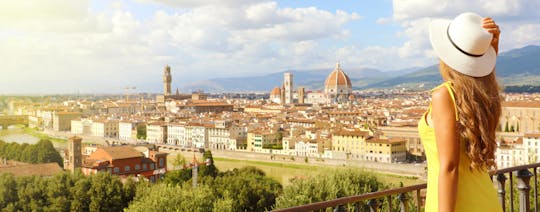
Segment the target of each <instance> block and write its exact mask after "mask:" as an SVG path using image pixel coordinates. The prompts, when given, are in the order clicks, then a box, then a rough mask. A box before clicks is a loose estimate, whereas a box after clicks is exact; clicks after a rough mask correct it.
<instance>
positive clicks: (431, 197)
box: [418, 13, 501, 212]
mask: <svg viewBox="0 0 540 212" xmlns="http://www.w3.org/2000/svg"><path fill="white" fill-rule="evenodd" d="M429 32H430V41H431V44H432V46H433V48H434V50H435V52H436V54H437V56H438V57H439V59H440V66H439V69H440V72H441V76H442V78H443V80H444V81H445V82H444V83H443V84H441V85H440V86H438V87H436V88H435V89H433V90H432V102H431V105H430V108H429V109H428V111H426V113H425V114H424V116H422V118H421V120H420V122H419V124H418V130H419V133H420V137H421V140H422V143H423V145H424V149H425V151H426V157H427V161H428V184H427V185H428V188H427V194H426V211H428V212H432V211H444V212H447V211H448V212H453V211H459V212H462V211H490V212H491V211H501V205H500V203H499V202H498V199H497V195H496V191H495V188H494V187H493V184H492V182H491V180H490V177H489V174H488V171H490V170H494V169H495V168H496V167H495V166H496V164H495V161H494V160H495V158H494V157H495V156H494V153H495V149H496V146H497V145H496V142H495V130H496V129H497V126H498V121H499V116H500V114H501V98H500V96H499V87H498V84H497V81H496V79H495V70H494V69H495V62H496V57H497V52H498V42H499V34H500V31H499V27H498V26H497V24H495V22H494V21H493V20H492V19H491V18H482V17H480V16H479V15H477V14H474V13H463V14H460V15H459V16H457V17H456V18H455V19H454V20H452V21H450V20H436V21H433V22H432V23H431V25H430V29H429Z"/></svg>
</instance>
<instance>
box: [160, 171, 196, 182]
mask: <svg viewBox="0 0 540 212" xmlns="http://www.w3.org/2000/svg"><path fill="white" fill-rule="evenodd" d="M192 171H193V170H192V169H191V168H188V169H179V170H174V171H170V172H167V173H166V174H165V178H164V181H165V183H166V184H171V185H179V184H182V183H184V182H186V181H188V180H190V179H191V177H192Z"/></svg>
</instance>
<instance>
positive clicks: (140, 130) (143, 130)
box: [137, 124, 146, 139]
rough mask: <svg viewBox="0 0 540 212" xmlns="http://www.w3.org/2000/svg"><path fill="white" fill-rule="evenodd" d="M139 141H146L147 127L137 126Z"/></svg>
mask: <svg viewBox="0 0 540 212" xmlns="http://www.w3.org/2000/svg"><path fill="white" fill-rule="evenodd" d="M137 139H146V125H144V124H139V125H137Z"/></svg>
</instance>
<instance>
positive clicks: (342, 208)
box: [334, 205, 347, 212]
mask: <svg viewBox="0 0 540 212" xmlns="http://www.w3.org/2000/svg"><path fill="white" fill-rule="evenodd" d="M346 211H347V208H345V205H338V206H337V207H335V208H334V212H346Z"/></svg>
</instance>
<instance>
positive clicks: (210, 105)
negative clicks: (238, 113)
mask: <svg viewBox="0 0 540 212" xmlns="http://www.w3.org/2000/svg"><path fill="white" fill-rule="evenodd" d="M183 109H188V110H191V111H193V112H195V113H223V112H225V111H229V112H230V111H233V109H234V105H232V104H227V103H222V102H208V101H200V102H192V103H190V104H187V105H185V106H184V108H183Z"/></svg>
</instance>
